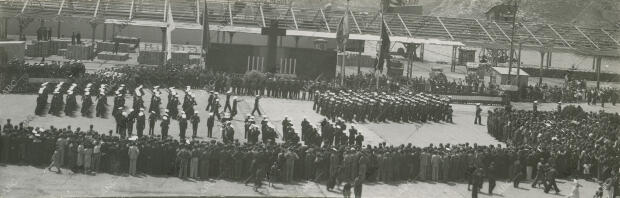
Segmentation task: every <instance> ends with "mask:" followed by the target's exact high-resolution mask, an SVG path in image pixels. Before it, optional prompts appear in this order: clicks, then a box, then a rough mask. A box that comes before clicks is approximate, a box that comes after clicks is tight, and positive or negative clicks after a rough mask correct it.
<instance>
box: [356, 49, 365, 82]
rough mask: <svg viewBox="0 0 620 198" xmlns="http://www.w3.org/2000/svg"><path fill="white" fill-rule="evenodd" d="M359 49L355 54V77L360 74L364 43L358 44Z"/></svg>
mask: <svg viewBox="0 0 620 198" xmlns="http://www.w3.org/2000/svg"><path fill="white" fill-rule="evenodd" d="M358 43H359V48H358V52H357V75H361V74H362V51H364V49H363V48H364V44H363V43H364V42H358Z"/></svg>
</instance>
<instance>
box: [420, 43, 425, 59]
mask: <svg viewBox="0 0 620 198" xmlns="http://www.w3.org/2000/svg"><path fill="white" fill-rule="evenodd" d="M424 45H425V44H420V62H424Z"/></svg>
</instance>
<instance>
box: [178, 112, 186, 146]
mask: <svg viewBox="0 0 620 198" xmlns="http://www.w3.org/2000/svg"><path fill="white" fill-rule="evenodd" d="M186 131H187V115H185V111H181V116H180V117H179V137H180V138H181V140H185V132H186Z"/></svg>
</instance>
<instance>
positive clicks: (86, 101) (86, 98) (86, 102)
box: [81, 91, 93, 117]
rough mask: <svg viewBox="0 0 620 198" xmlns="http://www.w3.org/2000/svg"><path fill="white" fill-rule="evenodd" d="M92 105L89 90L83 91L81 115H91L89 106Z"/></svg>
mask: <svg viewBox="0 0 620 198" xmlns="http://www.w3.org/2000/svg"><path fill="white" fill-rule="evenodd" d="M92 105H93V99H92V98H91V97H90V92H88V91H87V92H84V95H83V96H82V111H81V112H82V116H84V117H91V111H90V108H91V107H92Z"/></svg>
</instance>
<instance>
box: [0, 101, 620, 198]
mask: <svg viewBox="0 0 620 198" xmlns="http://www.w3.org/2000/svg"><path fill="white" fill-rule="evenodd" d="M177 92H178V93H179V95H180V96H179V98H182V97H183V94H184V93H183V91H181V90H177ZM192 92H193V93H194V94H195V95H196V100H197V103H198V106H196V110H197V112H198V113H199V115H200V117H201V120H202V122H201V125H200V127H199V130H198V136H199V140H210V139H209V138H206V137H205V136H206V118H207V116H208V114H207V112H206V111H204V109H205V107H206V101H207V97H208V92H207V91H205V90H192ZM166 94H167V93H166V91H163V93H162V96H161V97H162V98H166V97H167V96H166ZM220 96H221V98H220V100H221V101H225V96H222V94H220ZM239 98H240V99H241V102H240V103H239V107H238V108H239V114H238V115H237V116H236V117H235V119H234V121H233V127H234V129H235V139H238V140H239V141H241V142H244V141H245V138H244V134H243V117H244V116H245V115H246V114H247V113H250V112H251V110H252V107H253V103H254V100H253V97H251V96H239ZM144 99H145V104H150V91H147V93H146V95H145V96H144ZM0 101H2V102H3V105H2V106H0V120H2V121H3V122H4V121H5V120H6V119H12V120H13V121H12V122H13V123H14V124H18V123H20V122H25V123H27V124H28V125H29V126H39V127H45V128H48V127H50V126H52V125H53V126H55V127H57V128H64V127H67V126H71V127H72V128H74V129H75V128H77V127H80V128H81V130H88V127H89V125H91V124H92V125H94V129H95V130H97V131H99V132H100V133H102V132H105V133H107V131H109V130H112V129H114V126H115V123H114V119H113V118H111V117H110V118H107V119H102V118H85V117H81V116H78V117H69V116H65V115H62V116H60V117H57V116H52V115H46V116H43V117H39V116H34V108H35V101H36V95H18V94H11V95H0ZM78 101H80V98H78ZM108 101H112V98H109V99H108ZM126 101H127V103H126V106H131V101H132V100H131V97H127V98H126ZM165 103H166V101H164V105H165ZM110 105H111V104H110ZM513 105H514V107H515V108H516V109H530V108H531V104H528V103H514V104H513ZM564 105H569V104H564ZM580 105H581V106H582V107H583V108H584V110H586V111H600V110H604V111H607V112H619V111H620V107H619V106H612V105H611V104H607V105H606V107H605V108H602V107H600V105H598V106H592V105H587V104H580ZM162 106H163V105H162ZM493 108H499V106H483V112H486V111H487V110H491V109H493ZM555 108H556V104H554V103H548V104H541V105H540V107H539V110H542V111H552V110H555ZM453 109H454V123H443V122H440V123H434V122H428V123H391V122H385V123H353V125H355V127H356V128H358V129H359V130H360V131H361V133H362V134H363V135H364V136H365V143H364V144H370V145H377V144H378V143H381V142H386V143H387V144H388V145H394V146H398V145H400V144H408V143H411V144H413V145H415V146H428V145H429V144H431V143H433V144H435V145H436V144H439V143H444V144H445V143H451V144H462V143H470V144H474V143H476V144H479V145H489V144H494V145H497V144H502V143H500V142H499V141H497V140H495V139H494V138H493V137H491V136H490V135H488V134H487V132H486V131H487V129H486V126H484V125H474V124H473V120H474V109H475V106H473V105H461V104H453ZM261 111H262V112H263V116H265V115H266V116H267V117H268V118H269V120H270V123H271V124H272V125H273V126H274V128H275V129H276V130H277V131H278V134H279V135H280V137H281V122H282V119H283V118H284V115H288V117H289V118H290V119H292V120H293V123H294V125H295V126H294V127H296V128H295V131H296V132H297V133H299V132H300V131H301V129H299V127H300V124H299V123H300V122H301V120H302V119H303V118H304V117H305V118H307V119H308V120H309V121H310V122H311V123H312V124H318V122H319V121H320V120H321V119H323V116H321V115H319V114H317V113H316V112H314V111H313V110H312V101H302V100H286V99H273V98H263V99H261ZM263 116H258V115H256V117H257V119H258V120H262V119H263ZM482 121H483V123H486V113H483V119H482ZM155 133H156V134H159V133H160V129H159V122H158V123H157V125H156V129H155ZM188 133H190V132H189V131H188ZM170 135H171V136H172V137H173V138H177V139H178V123H177V122H176V121H172V122H171V124H170ZM213 138H214V139H216V140H219V139H220V138H221V134H220V130H219V124H216V127H214V133H213ZM280 141H281V139H280ZM0 175H1V176H2V178H3V179H0V190H1V191H0V195H2V197H65V196H67V197H89V196H113V197H115V196H223V195H227V196H241V197H243V196H267V197H278V196H282V197H286V195H291V194H295V195H297V196H302V197H303V196H308V197H340V196H341V195H340V194H339V193H337V192H328V191H326V190H325V186H324V184H316V183H314V182H302V183H292V184H285V185H283V184H277V185H276V187H275V188H266V187H263V188H261V189H259V190H258V192H255V191H254V190H253V189H252V187H251V186H245V185H244V184H243V183H240V182H232V181H225V180H210V181H193V180H180V179H178V178H176V177H157V176H146V175H142V176H139V177H130V176H126V175H109V174H99V175H97V176H91V175H83V174H74V173H72V172H71V171H69V170H65V171H63V173H62V174H56V173H52V172H48V171H46V170H45V169H44V168H42V167H31V166H13V165H8V166H3V167H0ZM506 182H507V181H501V182H498V185H497V186H498V187H497V188H496V190H495V192H496V193H498V194H495V195H493V197H565V196H566V195H567V194H568V193H569V192H570V190H571V189H572V186H573V184H572V181H570V182H569V181H566V180H561V181H560V183H559V184H558V185H559V188H560V190H561V191H562V192H561V193H560V194H559V195H555V194H544V193H543V192H542V189H531V188H530V187H529V185H528V184H527V182H526V183H523V184H522V185H521V187H522V188H519V189H515V188H513V187H512V185H511V184H508V183H506ZM580 183H581V184H582V185H583V186H584V187H583V188H582V189H581V192H582V193H581V195H582V196H586V197H590V196H592V195H593V194H594V191H595V190H596V189H597V187H598V184H597V183H595V182H587V181H580ZM485 190H486V184H485V187H483V189H482V192H485ZM470 196H471V192H470V191H467V184H466V183H426V182H408V183H387V184H385V183H371V184H368V185H364V190H363V197H446V198H447V197H470ZM481 197H491V196H489V195H488V194H481Z"/></svg>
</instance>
